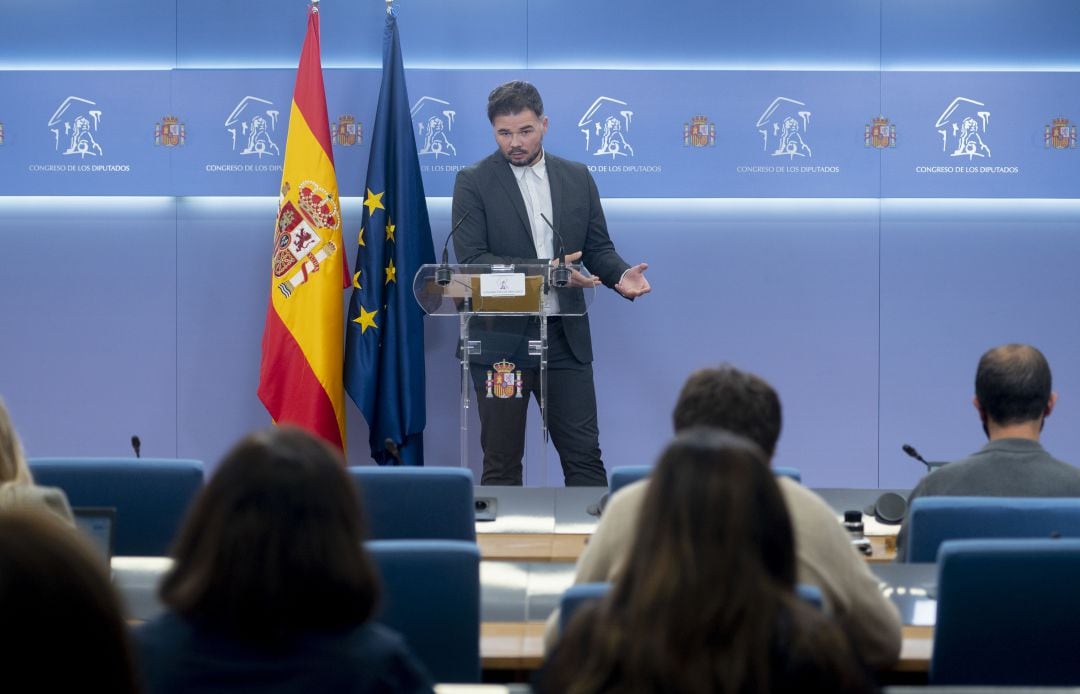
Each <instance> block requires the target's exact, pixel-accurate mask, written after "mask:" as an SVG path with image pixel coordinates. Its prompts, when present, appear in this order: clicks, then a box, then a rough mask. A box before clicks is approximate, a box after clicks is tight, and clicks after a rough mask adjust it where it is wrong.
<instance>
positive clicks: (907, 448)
mask: <svg viewBox="0 0 1080 694" xmlns="http://www.w3.org/2000/svg"><path fill="white" fill-rule="evenodd" d="M900 448H901V449H902V450H903V451H904V453H907V454H908V455H910V456H911V457H912V458H914V459H915V460H918V461H919V462H920V463H922V464H923V465H925V466H926V471H927V472H933V471H934V470H937V469H938V468H939V467H943V466H944V465H945V463H931V462H929V461H927V460H926V459H925V458H923V457H922V456H921V455H919V452H918V451H917V450H915V447H914V446H912V445H910V444H906V443H905V444H904V445H903V446H901V447H900Z"/></svg>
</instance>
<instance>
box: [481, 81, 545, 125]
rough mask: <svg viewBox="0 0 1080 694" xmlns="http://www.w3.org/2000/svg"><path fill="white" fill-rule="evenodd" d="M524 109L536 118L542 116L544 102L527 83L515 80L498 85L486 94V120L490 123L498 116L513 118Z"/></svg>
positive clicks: (534, 88) (538, 93) (537, 92)
mask: <svg viewBox="0 0 1080 694" xmlns="http://www.w3.org/2000/svg"><path fill="white" fill-rule="evenodd" d="M526 109H528V110H530V111H532V112H533V113H535V114H536V117H537V118H541V117H542V116H543V115H544V100H543V99H541V98H540V92H539V91H537V89H536V87H534V86H533V85H532V84H530V83H529V82H522V81H520V80H516V81H513V82H507V83H505V84H500V85H499V86H498V87H495V88H494V89H492V90H491V93H490V94H488V120H489V121H490V122H492V123H494V122H495V119H496V118H498V117H499V116H514V115H517V114H519V113H521V112H522V111H524V110H526Z"/></svg>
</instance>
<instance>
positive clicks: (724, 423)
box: [672, 364, 781, 459]
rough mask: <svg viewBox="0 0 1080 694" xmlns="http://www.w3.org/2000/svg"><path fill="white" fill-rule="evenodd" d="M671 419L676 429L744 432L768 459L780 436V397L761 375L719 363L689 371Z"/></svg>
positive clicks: (740, 434)
mask: <svg viewBox="0 0 1080 694" xmlns="http://www.w3.org/2000/svg"><path fill="white" fill-rule="evenodd" d="M672 419H673V423H674V425H675V431H676V433H677V432H680V431H682V430H684V429H688V428H690V427H699V426H705V427H714V428H717V429H727V430H728V431H731V432H734V433H736V434H738V435H739V436H745V437H746V438H748V439H750V440H751V441H753V442H754V443H756V444H757V445H758V446H759V447H760V448H761V450H762V451H764V452H765V455H767V456H768V457H769V458H770V459H771V458H772V457H773V454H774V453H775V452H776V442H777V440H778V439H779V438H780V426H781V410H780V397H779V396H778V395H777V394H776V391H775V390H773V387H772V386H770V385H769V384H768V383H767V382H766V381H765V380H764V379H763V378H761V377H760V376H756V375H754V374H752V373H747V372H745V371H740V370H739V369H737V368H735V367H734V366H731V365H730V364H721V365H720V366H717V367H714V368H707V369H699V370H698V371H695V372H694V373H692V374H690V378H688V379H687V380H686V383H685V384H684V385H683V388H682V392H681V393H679V400H678V402H676V403H675V411H674V413H673V414H672Z"/></svg>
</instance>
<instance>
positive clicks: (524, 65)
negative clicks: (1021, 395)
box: [0, 0, 1080, 487]
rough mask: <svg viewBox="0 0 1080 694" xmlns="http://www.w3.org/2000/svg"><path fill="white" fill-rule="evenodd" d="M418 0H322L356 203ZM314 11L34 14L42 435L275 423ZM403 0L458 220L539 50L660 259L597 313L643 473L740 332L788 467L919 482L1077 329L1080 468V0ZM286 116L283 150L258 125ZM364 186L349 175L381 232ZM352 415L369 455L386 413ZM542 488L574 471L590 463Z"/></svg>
mask: <svg viewBox="0 0 1080 694" xmlns="http://www.w3.org/2000/svg"><path fill="white" fill-rule="evenodd" d="M383 6H384V5H383V3H382V2H377V1H376V0H365V2H359V1H354V0H351V1H349V2H345V1H344V0H323V2H322V25H323V42H322V43H323V61H324V66H325V67H326V68H327V72H326V75H327V76H326V79H327V96H328V101H329V111H330V118H331V121H332V122H333V123H334V124H335V126H337V127H339V128H340V133H341V134H340V137H338V140H337V142H336V146H335V157H336V159H337V163H338V177H339V181H340V182H341V187H342V193H343V195H346V196H356V195H358V194H359V193H360V191H361V190H362V186H363V183H364V181H363V175H364V170H365V164H366V159H367V151H368V149H367V143H366V139H365V138H366V136H367V134H368V133H369V132H370V128H371V118H372V114H373V111H374V106H375V99H376V95H377V85H378V66H379V64H380V55H381V43H380V41H381V33H382V27H383V19H382V16H383ZM305 11H306V3H305V2H302V1H300V0H268V1H267V2H263V3H259V4H255V3H220V2H209V1H207V0H184V1H183V2H180V1H179V0H170V1H165V0H154V1H151V2H134V1H133V0H116V1H115V2H111V3H108V4H107V5H103V6H102V5H95V4H93V3H81V2H74V1H72V0H66V1H62V0H52V1H50V2H40V3H18V4H16V3H10V4H6V5H5V6H4V7H3V12H4V22H3V23H2V24H0V94H4V95H5V96H4V97H3V98H2V99H0V241H2V251H0V269H2V272H3V275H4V278H5V280H6V281H5V282H4V286H5V289H4V291H3V292H2V293H0V316H3V318H4V321H3V326H4V327H3V339H0V394H2V395H3V397H4V398H5V399H6V400H7V402H8V405H9V407H10V408H11V410H12V411H13V414H14V416H15V418H16V424H17V426H18V427H19V429H20V431H21V432H22V434H23V437H24V442H25V444H26V447H27V448H28V450H29V452H30V454H31V455H60V454H85V455H108V454H126V453H127V451H128V448H127V445H128V444H127V442H128V439H129V438H130V436H131V435H132V434H138V435H139V436H140V437H141V438H142V440H143V442H144V452H145V453H146V454H147V455H161V456H172V455H179V456H185V457H196V458H201V459H204V460H206V461H208V462H210V463H211V464H212V463H213V462H214V461H215V460H217V459H218V458H219V457H220V455H221V454H222V452H223V451H224V450H225V449H226V448H227V447H228V446H229V445H230V444H231V443H232V442H234V441H235V440H236V439H237V438H238V437H240V436H241V435H243V434H244V433H245V432H247V431H249V430H251V429H253V428H256V427H259V426H263V425H265V424H267V423H268V421H269V419H268V417H267V415H266V413H265V411H264V410H263V409H262V407H261V405H260V404H259V403H258V400H257V399H256V397H255V387H256V383H257V379H258V363H259V340H260V337H261V332H262V322H263V317H264V314H265V306H266V301H267V292H268V289H269V281H268V276H267V273H266V267H267V257H268V254H267V246H268V239H269V235H270V231H269V229H270V225H271V224H272V221H271V220H272V219H273V217H274V214H275V210H276V204H275V203H276V197H275V194H276V189H277V186H278V183H279V181H280V165H281V158H280V153H276V152H275V151H274V148H275V147H276V148H279V149H283V148H284V133H285V132H286V129H287V123H286V122H285V120H284V119H285V118H287V115H288V104H289V99H290V98H291V88H292V81H293V78H294V75H295V66H296V61H297V55H298V53H299V47H300V42H301V40H302V36H303V30H304V14H305ZM398 13H399V23H400V26H401V31H402V47H403V53H404V58H405V63H406V67H407V68H408V70H407V77H408V80H409V92H410V101H411V102H412V103H413V104H415V109H414V110H415V114H414V115H415V118H416V121H417V123H418V137H420V138H421V140H423V136H424V135H425V133H426V132H427V131H426V130H421V129H419V126H420V125H424V126H425V127H426V125H427V124H429V123H431V122H432V121H431V119H432V118H434V119H436V120H437V121H438V125H439V126H441V127H442V131H441V132H442V133H443V134H444V135H445V136H446V139H445V140H442V141H444V142H447V143H449V144H450V145H452V151H451V149H449V148H445V147H444V148H442V149H439V148H438V147H432V146H429V147H425V145H424V144H423V142H422V143H421V148H422V150H426V151H424V153H423V154H421V162H422V165H423V166H424V169H425V172H424V175H425V185H426V187H427V191H428V194H429V196H430V197H429V208H430V211H431V216H432V224H433V233H434V235H435V237H436V242H437V243H441V241H442V239H443V237H444V235H445V233H446V232H447V231H448V229H449V198H448V197H447V196H448V195H449V194H450V190H451V186H452V183H453V176H454V172H455V171H456V170H457V169H458V168H460V167H461V166H464V165H467V164H468V163H470V162H472V161H474V160H476V159H478V158H479V157H481V156H483V155H484V154H486V153H487V152H488V151H490V149H491V148H492V140H491V137H490V129H489V127H488V126H487V124H486V120H485V117H484V99H485V96H486V93H487V91H488V90H489V89H490V88H491V87H492V86H494V85H495V84H497V83H499V82H501V81H504V80H506V79H511V78H516V77H524V78H527V79H530V80H532V81H534V82H535V83H537V85H538V86H539V87H540V88H541V90H542V92H543V93H544V95H545V101H546V103H547V110H548V112H549V115H550V116H551V119H552V127H551V130H550V132H549V136H548V146H549V148H550V149H551V150H552V151H554V152H557V153H559V154H563V155H564V156H569V157H572V158H576V159H579V160H581V161H585V162H587V163H588V164H590V166H591V167H592V168H593V169H594V172H595V176H596V178H597V182H598V185H599V187H600V191H601V194H602V195H603V196H604V197H605V207H606V210H607V215H608V221H609V226H610V228H611V231H612V234H613V236H614V238H615V240H616V242H617V244H618V246H619V248H620V251H621V252H622V254H623V255H624V257H626V258H627V260H629V261H631V262H636V261H639V260H644V261H647V262H649V263H650V270H649V273H648V274H649V277H650V280H651V281H652V283H653V286H654V292H653V294H651V295H650V296H648V297H646V298H644V299H642V300H640V301H637V302H635V303H634V304H630V303H629V302H625V301H622V300H620V299H618V298H617V297H616V296H615V295H614V294H612V293H611V292H607V291H604V292H603V293H602V294H601V295H599V297H598V299H597V301H596V303H595V304H594V306H593V309H592V322H593V331H594V336H595V341H596V348H597V354H598V355H599V356H598V361H597V364H596V373H597V383H598V390H599V396H600V401H601V402H600V419H601V443H602V446H603V448H604V452H605V461H606V462H607V464H608V465H609V467H610V466H614V465H624V464H640V463H646V462H651V461H652V460H653V459H654V458H655V455H656V453H657V452H658V451H659V450H660V448H661V447H662V446H663V444H664V442H665V441H666V439H667V437H668V436H669V433H670V424H669V418H668V413H669V412H670V409H671V406H672V404H673V402H674V399H675V396H676V394H677V391H678V388H679V386H680V385H681V383H682V381H683V379H684V378H685V377H686V375H687V374H688V373H689V371H691V370H692V369H694V368H696V367H699V366H704V365H709V364H715V363H717V362H719V361H721V360H727V361H731V362H733V363H735V364H737V365H739V366H742V367H744V368H748V369H751V370H754V371H756V372H758V373H760V374H761V375H763V376H764V377H766V378H767V379H769V380H770V381H771V382H772V383H773V384H774V385H775V386H776V387H777V389H778V390H779V392H780V394H781V397H782V399H783V401H784V406H785V425H784V434H783V436H782V438H781V442H780V448H779V454H778V459H777V464H781V465H790V466H794V467H799V468H801V469H802V471H803V476H804V480H805V481H806V482H807V483H808V484H810V485H812V486H864V487H875V486H881V487H906V486H910V485H912V484H914V482H915V481H916V480H917V479H918V477H919V475H920V469H919V466H917V465H916V464H915V463H914V462H913V461H910V460H908V459H906V458H905V457H904V456H903V455H902V454H901V453H900V445H901V444H902V443H905V442H910V443H913V444H915V445H916V447H918V448H919V449H920V450H921V451H922V452H923V453H924V455H926V456H927V457H929V458H939V459H949V458H954V457H959V456H962V455H964V454H966V453H968V452H970V451H971V450H974V449H975V448H977V447H978V446H979V445H980V443H981V438H982V433H981V431H980V429H979V426H978V422H977V419H976V417H975V414H974V411H973V410H972V409H971V406H970V398H971V393H972V388H973V376H974V366H975V361H976V360H977V358H978V356H979V354H981V353H982V351H984V350H985V349H986V348H988V347H990V346H992V345H994V344H998V343H1002V342H1007V341H1022V342H1030V343H1033V344H1036V345H1038V346H1039V347H1041V348H1042V349H1043V350H1044V351H1045V352H1046V353H1047V356H1048V357H1049V358H1050V361H1051V364H1052V366H1053V368H1054V373H1055V382H1056V389H1057V390H1058V391H1059V394H1060V396H1061V398H1060V401H1059V407H1058V409H1057V411H1056V412H1055V414H1054V416H1053V417H1052V418H1051V420H1050V421H1049V422H1048V425H1047V430H1046V439H1047V444H1048V446H1049V447H1050V448H1051V449H1052V450H1053V451H1054V452H1055V453H1057V454H1058V455H1059V456H1060V457H1062V458H1064V459H1066V460H1071V461H1080V428H1078V427H1076V426H1075V422H1076V421H1077V418H1078V417H1080V363H1078V362H1077V359H1076V358H1075V355H1076V354H1077V353H1078V350H1077V347H1078V344H1077V343H1078V342H1080V325H1078V321H1077V318H1076V316H1075V309H1074V305H1075V297H1077V296H1078V295H1080V286H1077V285H1078V284H1080V279H1077V277H1076V276H1075V273H1074V272H1072V268H1073V265H1074V262H1075V259H1077V258H1078V257H1080V199H1078V197H1080V196H1078V195H1077V191H1078V188H1077V181H1078V180H1080V175H1078V174H1080V150H1078V149H1077V148H1076V145H1075V142H1076V140H1075V132H1076V131H1075V126H1076V123H1077V121H1078V120H1080V89H1078V87H1080V6H1076V7H1074V6H1072V5H1071V4H1067V3H1066V4H1063V3H1051V2H1049V1H1046V0H1038V1H1036V2H1027V3H1016V2H1011V1H1008V0H946V1H945V2H922V1H906V2H898V1H889V0H881V1H879V2H866V1H865V0H827V1H824V2H819V3H813V4H810V5H808V4H807V3H804V2H795V1H794V0H782V1H777V2H770V3H763V2H740V3H734V2H712V1H711V0H692V1H691V2H688V3H684V4H683V5H681V6H662V5H660V4H658V3H655V2H645V1H643V0H636V1H632V2H623V3H619V4H618V5H617V6H611V5H609V4H605V3H589V2H571V1H570V0H544V1H543V2H527V1H525V0H518V1H506V0H474V1H471V2H468V3H447V2H444V1H441V0H403V2H402V3H401V4H400V7H399V10H398ZM255 117H259V118H261V119H262V120H263V121H264V122H265V123H267V133H268V135H267V139H268V141H269V142H270V143H273V146H267V145H264V146H263V147H262V148H261V149H257V148H255V147H254V146H250V145H251V143H252V142H253V141H252V140H250V139H249V137H250V129H249V128H250V126H251V124H252V123H253V119H254V118H255ZM612 119H613V120H612ZM181 126H182V128H181ZM350 126H359V128H358V129H356V128H355V127H352V128H350ZM616 131H617V133H618V135H614V133H615V132H616ZM181 132H182V134H183V136H182V141H181ZM173 138H175V139H173ZM612 141H615V142H617V143H618V144H619V147H618V151H614V149H613V148H612V147H610V146H609V144H608V143H610V142H612ZM432 142H435V140H432ZM359 212H360V204H359V199H357V198H356V197H347V198H346V199H345V200H344V220H345V224H346V227H349V226H350V219H351V220H355V222H354V224H355V223H358V221H359V219H360V213H359ZM449 323H452V321H445V320H443V321H440V320H429V322H428V328H427V361H428V377H429V378H428V412H429V426H428V435H427V446H428V461H429V464H456V463H457V453H458V415H457V410H456V394H457V372H456V371H455V367H454V364H453V359H452V353H453V346H454V339H455V332H456V326H455V325H452V324H449ZM349 437H350V443H351V445H350V451H349V457H350V460H351V461H352V462H354V463H364V462H367V460H366V439H367V430H366V426H365V425H364V422H363V420H362V418H361V417H360V416H359V414H358V413H357V411H356V410H355V408H351V406H350V412H349ZM535 439H536V437H535V432H534V437H533V441H535ZM536 447H537V446H534V447H533V448H534V449H535V448H536ZM472 450H473V451H474V452H475V451H477V450H478V447H477V446H476V445H475V443H474V445H473V447H472ZM535 452H536V451H535V450H533V451H531V453H532V454H535ZM535 460H537V459H536V458H534V461H535ZM472 464H473V466H474V468H475V467H477V464H476V462H475V461H473V463H472ZM527 482H528V483H529V484H534V485H547V484H553V485H554V484H561V474H560V472H559V470H558V466H557V463H556V462H555V458H554V456H551V461H550V462H549V463H548V465H547V466H544V465H541V464H536V463H535V462H534V463H533V464H531V465H530V466H529V468H528V471H527Z"/></svg>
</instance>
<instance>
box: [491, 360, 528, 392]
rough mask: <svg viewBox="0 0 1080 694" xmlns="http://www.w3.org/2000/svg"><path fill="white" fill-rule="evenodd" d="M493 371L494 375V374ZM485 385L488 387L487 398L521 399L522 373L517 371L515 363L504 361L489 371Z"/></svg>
mask: <svg viewBox="0 0 1080 694" xmlns="http://www.w3.org/2000/svg"><path fill="white" fill-rule="evenodd" d="M493 370H494V373H492V371H493ZM484 385H485V386H486V387H487V394H486V396H487V397H489V398H491V397H495V398H503V399H506V398H520V397H521V390H522V383H521V371H515V370H514V363H513V362H509V361H506V360H505V359H503V360H501V361H499V362H496V363H495V364H492V365H491V369H488V372H487V380H486V381H485V382H484Z"/></svg>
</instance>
